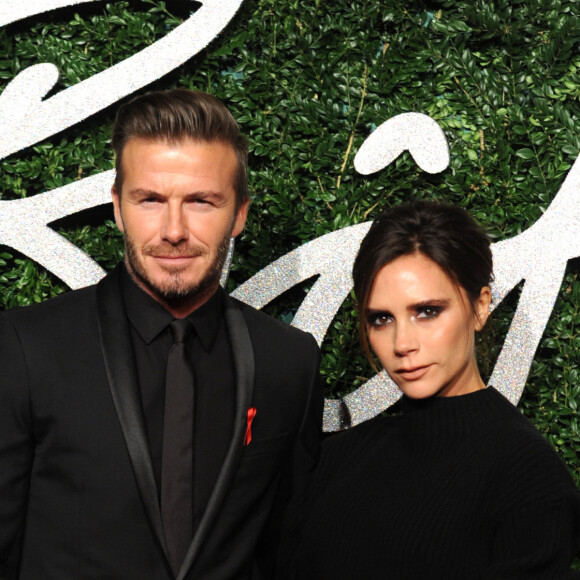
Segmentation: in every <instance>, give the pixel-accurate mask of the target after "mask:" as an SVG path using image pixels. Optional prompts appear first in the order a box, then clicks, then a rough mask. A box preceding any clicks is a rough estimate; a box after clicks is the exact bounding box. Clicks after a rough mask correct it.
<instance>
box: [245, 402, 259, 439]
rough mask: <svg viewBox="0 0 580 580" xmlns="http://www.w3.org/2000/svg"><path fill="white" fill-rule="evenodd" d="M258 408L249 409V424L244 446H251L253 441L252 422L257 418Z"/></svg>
mask: <svg viewBox="0 0 580 580" xmlns="http://www.w3.org/2000/svg"><path fill="white" fill-rule="evenodd" d="M256 412H257V411H256V407H250V408H249V409H248V422H247V424H246V436H245V437H244V446H246V445H249V444H250V441H251V440H252V421H253V420H254V417H255V416H256Z"/></svg>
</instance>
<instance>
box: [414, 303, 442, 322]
mask: <svg viewBox="0 0 580 580" xmlns="http://www.w3.org/2000/svg"><path fill="white" fill-rule="evenodd" d="M440 313H441V307H440V306H423V307H422V308H420V309H419V310H418V311H417V316H416V318H425V319H427V320H429V319H431V318H437V316H439V314H440Z"/></svg>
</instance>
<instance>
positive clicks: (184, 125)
mask: <svg viewBox="0 0 580 580" xmlns="http://www.w3.org/2000/svg"><path fill="white" fill-rule="evenodd" d="M133 138H140V139H148V140H162V141H166V142H168V143H171V144H174V143H180V142H182V141H187V140H192V141H202V142H207V143H212V142H214V141H217V142H221V143H225V144H228V145H231V146H232V148H233V150H234V152H235V154H236V158H237V161H238V166H237V170H236V175H235V177H234V189H235V191H236V205H237V207H239V206H240V205H241V204H242V203H244V202H246V201H248V200H249V193H248V178H247V164H248V142H247V140H246V138H245V137H244V136H243V135H242V134H241V133H240V128H239V126H238V123H237V122H236V120H235V119H234V117H233V115H232V114H231V113H230V111H229V110H228V108H227V107H226V106H225V105H224V104H223V103H222V102H221V101H220V100H219V99H216V98H215V97H213V96H212V95H208V94H207V93H202V92H199V91H190V90H187V89H172V90H169V91H156V92H151V93H146V94H144V95H139V96H137V97H135V98H134V99H132V100H131V101H129V102H127V103H125V104H123V105H122V106H121V107H120V108H119V111H118V112H117V117H116V119H115V124H114V126H113V135H112V142H113V149H114V150H115V169H116V170H117V176H116V178H115V188H116V190H117V193H118V194H119V195H121V188H122V185H123V151H124V149H125V146H126V145H127V142H128V141H129V140H130V139H133Z"/></svg>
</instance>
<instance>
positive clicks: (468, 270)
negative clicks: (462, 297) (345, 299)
mask: <svg viewBox="0 0 580 580" xmlns="http://www.w3.org/2000/svg"><path fill="white" fill-rule="evenodd" d="M415 253H420V254H423V255H424V256H426V257H427V258H429V259H431V260H433V262H435V263H436V264H437V265H438V266H439V267H440V268H441V269H442V270H443V271H444V272H445V273H446V274H447V275H448V276H449V278H450V279H451V281H452V282H453V283H454V284H456V285H458V286H460V287H461V288H463V289H464V290H465V292H466V293H467V295H468V296H469V299H470V301H471V303H473V302H474V301H475V300H476V299H477V298H478V297H479V295H480V292H481V289H482V288H483V287H485V286H489V285H490V284H491V281H492V280H493V273H492V271H493V260H492V255H491V248H490V239H489V237H488V235H487V234H486V233H485V232H484V231H483V229H482V228H481V227H480V226H479V225H477V224H476V223H475V221H474V220H473V218H472V217H471V216H470V215H469V214H468V213H467V212H466V211H465V210H464V209H463V208H460V207H456V206H452V205H449V204H445V203H440V202H434V201H414V202H411V203H405V204H401V205H398V206H395V207H392V208H389V209H387V210H385V211H384V212H383V213H381V214H380V215H379V216H378V217H377V218H376V219H375V220H374V221H373V224H372V226H371V228H370V230H369V231H368V233H367V235H366V236H365V238H364V239H363V241H362V243H361V246H360V249H359V252H358V255H357V257H356V260H355V262H354V268H353V273H352V275H353V279H354V293H355V296H356V300H357V310H358V314H359V332H360V338H361V343H362V345H363V348H364V351H365V353H366V354H367V356H368V357H369V360H372V355H371V350H370V346H369V342H368V337H367V331H366V324H365V314H366V309H367V306H368V302H369V298H370V294H371V290H372V287H373V283H374V281H375V278H376V276H377V274H378V273H379V270H380V269H381V268H383V266H386V265H387V264H389V263H390V262H392V261H393V260H396V259H397V258H400V257H401V256H406V255H409V254H415Z"/></svg>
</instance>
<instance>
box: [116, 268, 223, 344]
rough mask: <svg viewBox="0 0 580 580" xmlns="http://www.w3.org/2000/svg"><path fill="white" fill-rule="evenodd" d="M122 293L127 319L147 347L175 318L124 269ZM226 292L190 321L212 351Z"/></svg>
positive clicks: (217, 292) (194, 312)
mask: <svg viewBox="0 0 580 580" xmlns="http://www.w3.org/2000/svg"><path fill="white" fill-rule="evenodd" d="M120 278H121V293H122V295H123V301H124V302H125V308H126V309H127V316H128V318H129V321H130V322H131V324H132V325H133V326H134V327H135V329H136V330H137V332H138V333H139V335H140V336H141V338H142V339H143V340H144V341H145V343H146V344H150V343H151V342H152V341H153V340H154V339H155V338H156V337H157V336H158V335H159V334H160V333H161V332H163V331H164V330H165V328H167V326H168V325H169V324H170V322H171V321H172V320H174V317H173V315H172V314H171V313H169V312H168V311H167V310H165V308H163V306H161V304H159V302H157V301H156V300H155V299H154V298H152V297H151V296H149V294H147V292H145V291H144V290H142V289H141V288H140V287H139V286H138V285H137V284H136V282H135V281H134V280H133V278H132V277H131V275H130V274H129V272H127V268H126V267H125V266H124V265H123V266H122V268H121V277H120ZM223 300H224V293H223V290H222V289H221V288H218V290H217V291H216V292H215V293H214V294H213V295H212V296H211V298H210V299H209V300H208V301H207V302H205V303H204V304H202V305H201V306H200V307H199V308H198V309H197V310H194V311H193V312H192V313H191V314H190V315H189V316H188V317H187V318H188V319H189V320H190V321H191V322H192V323H193V326H194V328H195V332H196V333H197V336H198V337H199V340H200V342H201V344H202V346H203V348H204V349H205V350H207V351H209V350H210V349H211V348H212V346H213V343H214V341H215V339H216V336H217V333H218V330H219V328H220V324H221V322H222V318H223Z"/></svg>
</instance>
